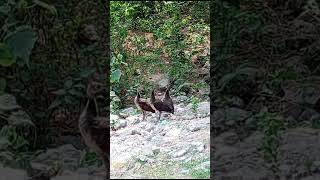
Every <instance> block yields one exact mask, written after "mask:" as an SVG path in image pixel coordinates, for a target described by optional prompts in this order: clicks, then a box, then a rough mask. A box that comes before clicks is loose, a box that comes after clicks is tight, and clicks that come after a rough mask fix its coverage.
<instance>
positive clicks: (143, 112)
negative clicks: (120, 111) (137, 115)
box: [142, 111, 146, 121]
mask: <svg viewBox="0 0 320 180" xmlns="http://www.w3.org/2000/svg"><path fill="white" fill-rule="evenodd" d="M142 114H143V117H142V121H144V119H145V118H146V112H145V111H142Z"/></svg>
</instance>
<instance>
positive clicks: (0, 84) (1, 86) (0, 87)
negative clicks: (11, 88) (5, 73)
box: [0, 78, 7, 93]
mask: <svg viewBox="0 0 320 180" xmlns="http://www.w3.org/2000/svg"><path fill="white" fill-rule="evenodd" d="M6 85H7V84H6V79H5V78H0V93H2V92H4V90H5V89H6Z"/></svg>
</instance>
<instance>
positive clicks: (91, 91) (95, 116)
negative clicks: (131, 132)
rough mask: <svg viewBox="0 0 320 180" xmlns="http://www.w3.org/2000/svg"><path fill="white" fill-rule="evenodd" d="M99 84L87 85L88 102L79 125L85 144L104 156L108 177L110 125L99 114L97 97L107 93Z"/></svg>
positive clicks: (91, 83)
mask: <svg viewBox="0 0 320 180" xmlns="http://www.w3.org/2000/svg"><path fill="white" fill-rule="evenodd" d="M101 85H102V86H105V85H103V84H101ZM98 86H99V83H94V82H90V83H89V85H88V87H87V96H88V99H87V103H86V105H85V107H84V110H83V111H82V113H81V115H80V117H79V125H78V126H79V130H80V133H81V136H82V137H83V139H84V141H85V144H86V145H87V146H88V147H89V148H91V149H92V150H94V151H95V152H96V153H97V155H99V156H100V157H101V158H102V161H103V163H104V166H105V171H106V179H108V176H109V160H110V158H109V155H108V152H109V148H108V143H107V139H108V138H109V131H108V130H109V128H110V126H109V123H108V122H109V121H108V120H107V118H106V117H103V116H99V110H98V108H97V106H98V103H97V101H98V99H97V98H99V97H101V96H103V95H102V94H101V93H105V89H104V88H103V87H102V88H100V89H98V88H97V87H98ZM104 100H105V99H104Z"/></svg>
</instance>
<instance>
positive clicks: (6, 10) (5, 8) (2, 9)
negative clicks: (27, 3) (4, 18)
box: [0, 4, 11, 15]
mask: <svg viewBox="0 0 320 180" xmlns="http://www.w3.org/2000/svg"><path fill="white" fill-rule="evenodd" d="M10 11H11V8H10V6H8V5H7V4H5V5H2V6H0V13H2V14H4V15H8V14H9V12H10Z"/></svg>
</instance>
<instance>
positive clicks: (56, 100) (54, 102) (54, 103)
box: [48, 98, 62, 109]
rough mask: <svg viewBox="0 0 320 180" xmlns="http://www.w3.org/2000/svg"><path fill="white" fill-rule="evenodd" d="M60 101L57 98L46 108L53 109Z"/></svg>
mask: <svg viewBox="0 0 320 180" xmlns="http://www.w3.org/2000/svg"><path fill="white" fill-rule="evenodd" d="M61 103H62V102H61V100H60V99H59V98H57V99H55V100H54V101H53V102H52V103H51V105H50V106H49V107H48V109H54V108H56V107H58V106H60V105H61Z"/></svg>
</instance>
